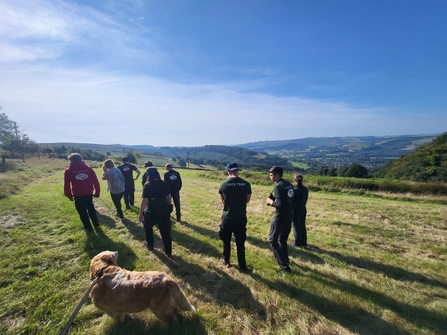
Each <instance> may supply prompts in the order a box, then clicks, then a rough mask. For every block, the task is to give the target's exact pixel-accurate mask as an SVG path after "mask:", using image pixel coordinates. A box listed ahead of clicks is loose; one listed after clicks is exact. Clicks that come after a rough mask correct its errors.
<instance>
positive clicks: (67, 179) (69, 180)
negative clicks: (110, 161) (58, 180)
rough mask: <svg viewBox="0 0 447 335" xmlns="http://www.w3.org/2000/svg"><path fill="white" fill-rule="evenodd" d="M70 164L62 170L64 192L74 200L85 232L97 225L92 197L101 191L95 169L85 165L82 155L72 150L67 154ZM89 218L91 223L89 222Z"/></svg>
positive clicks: (97, 195)
mask: <svg viewBox="0 0 447 335" xmlns="http://www.w3.org/2000/svg"><path fill="white" fill-rule="evenodd" d="M68 160H69V161H70V166H69V167H68V168H67V169H65V172H64V194H65V196H66V197H67V198H68V199H70V200H71V201H74V203H75V208H76V210H77V211H78V213H79V217H80V219H81V222H82V224H83V225H84V229H85V231H86V232H90V231H92V225H91V223H93V226H95V227H99V220H98V216H97V215H96V210H95V206H94V204H93V197H95V198H98V197H99V194H100V192H101V188H100V186H99V181H98V177H97V176H96V173H95V171H94V170H93V169H92V168H91V167H90V166H89V165H87V164H86V163H85V162H84V161H83V160H82V156H81V155H80V154H79V153H77V152H74V153H72V154H70V155H69V156H68ZM90 220H91V223H90Z"/></svg>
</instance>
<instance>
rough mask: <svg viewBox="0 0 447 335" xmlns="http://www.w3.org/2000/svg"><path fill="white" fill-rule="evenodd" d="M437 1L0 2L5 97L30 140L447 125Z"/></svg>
mask: <svg viewBox="0 0 447 335" xmlns="http://www.w3.org/2000/svg"><path fill="white" fill-rule="evenodd" d="M446 17H447V1H444V0H418V1H415V0H405V1H403V0H401V1H398V0H395V1H389V0H375V1H358V0H336V1H335V0H283V1H273V0H247V1H245V0H240V1H214V0H188V1H180V0H177V1H173V0H122V1H118V0H116V1H112V0H101V1H99V0H94V1H91V0H71V1H68V0H67V1H59V0H0V106H1V107H2V111H1V112H2V113H5V114H6V115H7V116H8V118H9V119H11V120H13V121H16V122H17V124H18V126H19V130H20V131H22V133H25V134H28V136H29V137H30V138H31V139H33V140H35V141H36V142H38V143H54V142H74V143H96V144H116V143H119V144H123V145H129V146H130V145H143V144H146V145H153V146H203V145H213V144H217V145H236V144H242V143H248V142H256V141H267V140H269V141H270V140H287V139H299V138H306V137H336V136H386V135H390V136H393V135H416V134H437V133H443V132H446V131H447V20H446V19H445V18H446Z"/></svg>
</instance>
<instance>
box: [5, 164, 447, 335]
mask: <svg viewBox="0 0 447 335" xmlns="http://www.w3.org/2000/svg"><path fill="white" fill-rule="evenodd" d="M65 163H66V162H65ZM37 165H38V164H37V163H36V164H35V166H32V167H29V169H28V171H27V173H28V176H32V175H33V169H37V171H41V170H40V169H41V167H38V166H37ZM65 165H66V164H64V166H61V167H60V168H59V169H55V170H52V172H48V173H46V174H43V175H40V174H39V176H40V177H39V178H34V179H32V180H31V179H30V181H28V180H27V181H26V183H25V184H23V185H22V187H20V188H18V191H17V192H16V193H15V194H10V195H9V196H8V197H6V198H3V199H1V200H0V205H1V207H0V218H1V224H2V226H1V228H0V243H1V246H2V249H1V250H2V257H1V258H0V294H1V296H2V303H1V305H0V306H1V312H0V322H1V324H0V333H5V334H20V333H22V334H58V333H59V332H60V330H61V329H62V327H63V326H64V324H65V322H66V321H67V320H68V318H69V317H70V315H71V313H72V312H73V311H74V308H75V307H76V306H77V304H78V302H79V300H80V299H81V297H82V296H83V295H84V293H85V292H86V290H87V288H88V285H89V273H88V266H89V262H90V259H91V257H92V256H94V255H95V254H96V253H98V252H100V251H102V250H107V249H108V250H118V251H119V259H118V263H119V265H120V266H122V267H125V268H126V269H129V270H135V271H144V270H161V271H167V272H168V273H170V274H171V275H172V276H173V277H174V278H176V280H177V281H178V282H179V283H180V285H181V287H182V289H183V290H184V291H185V293H186V295H187V296H188V298H189V299H190V300H191V302H192V303H193V305H195V306H196V308H197V309H198V313H197V315H185V317H184V319H183V322H181V323H180V324H179V325H169V324H168V325H166V324H163V323H162V322H160V321H158V320H157V319H156V318H155V316H154V315H153V314H152V313H151V312H150V311H147V312H144V313H138V314H134V315H132V316H131V317H129V318H128V319H126V321H125V322H124V323H123V324H117V323H115V322H114V321H113V320H112V319H111V318H110V317H108V316H107V315H104V314H102V313H101V312H100V311H98V310H97V309H96V308H95V307H94V306H93V305H92V304H91V302H90V300H88V301H87V303H86V304H85V305H84V306H83V307H82V309H81V311H80V313H79V315H78V316H77V317H76V319H75V322H74V323H73V325H72V327H71V329H70V334H148V333H149V334H179V335H180V334H191V335H192V334H253V335H254V334H281V335H282V334H312V335H315V334H317V335H323V334H324V335H326V334H442V333H443V332H444V330H445V326H446V324H445V323H446V321H445V320H447V281H446V275H447V265H446V264H447V263H446V260H447V249H446V247H445V245H446V244H445V241H446V237H447V222H446V217H447V206H446V205H445V204H443V203H442V202H433V201H427V199H425V198H422V197H413V198H412V201H405V199H402V198H400V197H395V195H392V194H384V195H381V196H371V195H370V194H366V193H365V194H363V195H356V194H351V193H349V192H323V191H320V192H311V193H310V197H309V202H308V220H307V226H308V240H309V243H310V244H311V246H312V248H311V249H309V250H304V249H300V248H293V247H290V248H289V252H290V259H291V267H292V269H293V273H292V274H291V275H288V276H285V277H279V276H278V275H277V274H276V270H277V265H276V262H275V260H274V258H273V255H272V252H271V250H270V247H269V244H268V242H267V236H268V231H269V222H270V219H271V216H272V210H273V209H272V208H271V207H268V206H266V205H265V199H266V197H267V196H268V194H269V193H270V191H271V189H272V187H273V185H272V184H271V183H270V182H269V181H268V180H267V181H265V180H264V181H262V182H256V181H261V180H262V179H263V178H265V176H261V175H257V177H256V178H254V177H253V183H252V184H253V187H252V189H253V195H252V200H251V202H250V203H249V205H248V209H247V211H248V240H247V242H246V247H247V262H248V264H249V265H251V266H253V268H254V272H253V273H252V274H250V275H246V274H242V273H240V272H239V271H238V267H237V265H234V266H232V267H230V268H226V267H224V266H223V265H222V264H221V263H220V262H219V261H218V258H219V256H220V254H221V252H222V249H221V248H222V247H221V242H220V241H219V239H218V236H217V224H218V223H219V221H220V215H221V210H222V204H221V202H220V197H219V194H218V187H219V183H220V182H221V181H222V180H223V179H224V178H225V175H224V174H222V173H220V174H218V175H216V178H204V177H198V175H199V174H200V172H198V171H190V170H181V173H182V179H183V180H184V188H183V189H182V191H181V199H182V214H183V221H182V222H176V223H174V224H173V232H172V235H173V239H174V242H173V253H174V261H170V260H168V259H167V258H166V257H165V256H164V254H163V252H161V251H160V248H162V244H161V241H160V239H159V238H158V239H157V240H156V248H157V250H156V252H155V253H149V252H148V251H147V250H146V249H145V248H144V247H143V246H142V242H143V240H144V230H143V227H142V225H141V224H140V223H138V222H137V214H138V211H137V209H136V208H134V209H133V210H131V211H126V212H125V216H126V218H127V220H126V221H124V222H120V221H118V220H117V219H116V218H115V217H114V216H113V212H114V211H113V205H112V202H111V199H110V196H109V194H107V192H105V190H103V192H102V195H101V197H100V198H99V199H95V203H96V207H97V209H98V211H99V213H100V221H101V224H102V226H101V229H100V230H97V231H96V233H93V234H91V235H86V234H85V232H84V231H83V230H82V224H81V222H80V221H79V218H78V215H77V212H76V211H75V209H74V205H73V203H72V202H70V201H69V200H68V199H66V198H65V197H64V196H63V189H62V176H63V168H64V167H65ZM96 168H97V173H98V174H99V173H100V170H99V169H98V167H96ZM36 174H37V173H34V175H36ZM247 178H248V179H249V178H252V177H251V176H247ZM267 179H268V176H267ZM250 181H251V180H250ZM101 183H102V184H101V185H102V186H104V188H105V183H104V182H101ZM140 192H141V186H140V185H138V184H137V194H136V195H137V196H136V198H137V199H138V198H139V194H140ZM439 199H440V200H443V199H442V197H440V198H439ZM444 200H445V199H444ZM137 202H138V201H137ZM156 234H157V235H158V232H157V233H156ZM231 257H232V258H231V261H232V263H233V264H237V260H236V250H235V247H234V245H233V250H232V256H231Z"/></svg>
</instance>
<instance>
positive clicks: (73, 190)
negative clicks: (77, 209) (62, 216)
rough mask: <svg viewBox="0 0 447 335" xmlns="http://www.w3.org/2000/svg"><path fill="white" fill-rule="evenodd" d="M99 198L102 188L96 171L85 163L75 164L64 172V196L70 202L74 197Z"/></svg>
mask: <svg viewBox="0 0 447 335" xmlns="http://www.w3.org/2000/svg"><path fill="white" fill-rule="evenodd" d="M93 191H95V193H94V196H95V197H99V192H100V186H99V181H98V177H96V173H95V171H93V169H92V168H91V167H90V166H88V165H87V164H86V163H85V162H84V161H80V162H73V163H71V164H70V166H69V167H68V168H67V169H66V170H65V172H64V194H65V196H66V197H67V198H69V199H70V200H73V196H75V197H82V196H84V195H90V194H93Z"/></svg>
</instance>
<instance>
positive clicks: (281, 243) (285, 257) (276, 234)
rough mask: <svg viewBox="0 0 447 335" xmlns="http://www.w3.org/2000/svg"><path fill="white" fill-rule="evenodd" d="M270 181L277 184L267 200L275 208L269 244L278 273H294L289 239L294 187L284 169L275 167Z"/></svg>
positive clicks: (272, 169) (271, 170)
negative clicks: (286, 177)
mask: <svg viewBox="0 0 447 335" xmlns="http://www.w3.org/2000/svg"><path fill="white" fill-rule="evenodd" d="M269 173H270V180H271V181H273V182H274V183H276V185H275V187H274V188H273V192H272V193H270V196H269V197H268V198H267V200H266V202H267V205H270V206H272V207H274V208H275V214H274V215H273V219H272V221H271V223H270V233H269V242H270V247H271V249H272V251H273V255H274V256H275V259H276V262H277V263H278V265H279V267H280V269H279V270H278V273H279V274H280V275H283V274H284V273H285V272H292V270H291V269H290V266H289V252H288V250H287V239H288V238H289V234H290V230H291V224H292V219H293V194H294V193H293V185H292V184H291V183H289V182H288V181H286V180H284V179H283V178H282V176H283V169H282V167H280V166H274V167H272V168H271V169H270V170H269Z"/></svg>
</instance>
